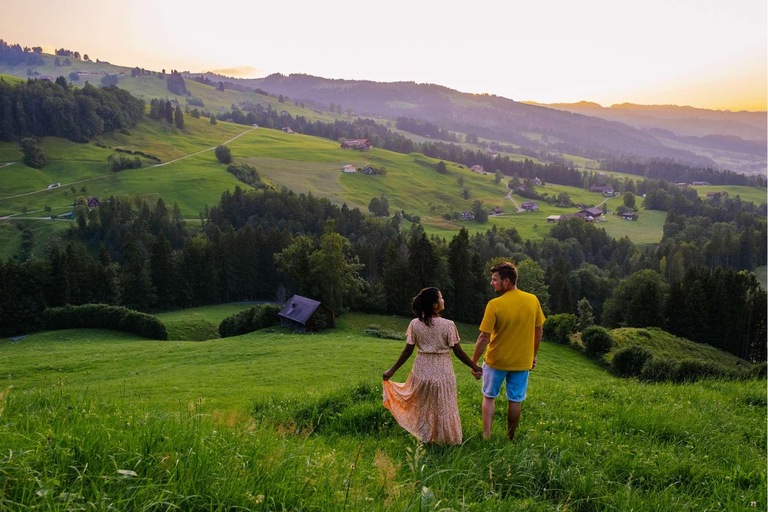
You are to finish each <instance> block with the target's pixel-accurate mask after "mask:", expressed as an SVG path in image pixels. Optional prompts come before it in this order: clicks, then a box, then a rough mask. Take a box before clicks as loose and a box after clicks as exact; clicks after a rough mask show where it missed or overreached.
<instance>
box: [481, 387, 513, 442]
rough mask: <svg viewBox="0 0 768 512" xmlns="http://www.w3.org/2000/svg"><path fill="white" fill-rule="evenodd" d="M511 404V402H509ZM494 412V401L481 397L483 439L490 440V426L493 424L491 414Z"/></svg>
mask: <svg viewBox="0 0 768 512" xmlns="http://www.w3.org/2000/svg"><path fill="white" fill-rule="evenodd" d="M510 403H511V402H510ZM495 410H496V400H495V399H493V398H488V397H487V396H484V397H483V439H486V440H488V439H490V438H491V425H492V424H493V413H494V412H495Z"/></svg>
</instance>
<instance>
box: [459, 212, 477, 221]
mask: <svg viewBox="0 0 768 512" xmlns="http://www.w3.org/2000/svg"><path fill="white" fill-rule="evenodd" d="M474 218H475V216H474V215H473V214H472V212H461V219H462V220H472V219H474Z"/></svg>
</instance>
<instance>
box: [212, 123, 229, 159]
mask: <svg viewBox="0 0 768 512" xmlns="http://www.w3.org/2000/svg"><path fill="white" fill-rule="evenodd" d="M211 124H213V123H211ZM216 158H217V159H218V160H219V162H221V163H223V164H231V163H232V151H231V150H230V149H229V148H228V147H227V146H217V147H216Z"/></svg>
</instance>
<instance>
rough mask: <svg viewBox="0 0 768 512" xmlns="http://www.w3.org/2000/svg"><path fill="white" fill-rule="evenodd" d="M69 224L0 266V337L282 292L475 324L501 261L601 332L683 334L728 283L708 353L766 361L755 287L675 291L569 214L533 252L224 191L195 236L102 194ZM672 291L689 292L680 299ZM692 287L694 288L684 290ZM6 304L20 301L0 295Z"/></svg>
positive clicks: (633, 250)
mask: <svg viewBox="0 0 768 512" xmlns="http://www.w3.org/2000/svg"><path fill="white" fill-rule="evenodd" d="M77 215H78V219H77V220H78V222H77V223H76V225H77V227H76V228H74V227H73V228H72V232H71V234H70V237H71V239H72V241H71V242H70V243H68V244H66V245H65V246H62V247H60V248H57V249H55V250H54V251H52V252H51V254H50V255H49V256H48V257H46V258H43V259H39V260H35V259H32V260H28V261H24V262H16V261H11V262H8V263H7V264H6V265H4V266H3V268H2V269H0V275H1V276H2V277H1V278H0V297H4V298H5V299H3V300H4V303H3V304H0V315H2V318H0V320H1V321H0V325H3V326H4V328H5V329H6V331H7V332H11V331H13V332H20V331H21V330H24V329H25V326H28V325H30V323H31V324H34V319H35V318H36V316H35V315H36V314H38V313H39V311H40V310H42V309H43V308H44V307H46V306H50V305H61V304H64V303H70V304H83V303H87V302H101V303H106V304H115V305H125V306H127V307H130V308H132V309H139V310H145V311H146V310H156V309H162V310H166V309H171V308H177V307H189V306H195V305H202V304H211V303H217V302H220V301H233V300H242V299H256V298H258V299H263V298H273V297H277V298H278V299H285V298H287V297H288V296H290V294H291V293H294V292H296V293H303V294H306V295H309V296H311V297H314V298H317V299H319V300H322V301H323V302H325V303H327V304H328V305H329V306H330V307H331V308H332V309H335V310H337V311H338V312H342V311H344V310H345V309H347V308H349V307H351V306H352V305H353V304H354V305H355V307H357V308H360V309H362V310H364V311H370V312H378V313H387V314H409V311H408V304H409V300H410V298H411V297H412V296H413V295H414V294H415V293H416V292H418V290H419V289H421V288H423V287H425V286H431V285H434V286H439V287H440V288H441V289H442V290H443V293H444V296H445V297H446V301H447V303H448V311H447V313H446V314H447V315H449V316H450V317H451V318H454V319H458V320H465V321H472V322H476V321H477V319H478V318H480V317H481V315H482V309H483V306H484V304H485V302H486V301H487V300H488V299H489V298H491V290H490V287H489V286H488V284H487V280H488V279H487V277H488V276H487V272H488V268H489V265H490V264H491V263H492V262H493V261H494V260H496V259H498V258H503V259H511V260H513V261H515V262H517V263H518V265H519V267H520V276H521V277H520V288H521V289H523V290H526V291H530V292H532V293H535V294H536V295H537V296H538V297H539V299H540V301H541V303H542V305H543V307H544V308H545V310H546V312H547V313H573V312H574V311H575V309H576V307H575V306H576V304H577V303H578V302H579V301H581V302H582V306H580V307H579V309H583V303H584V300H586V301H587V303H588V305H589V307H590V308H591V310H592V313H591V314H592V315H593V316H594V320H595V322H597V323H600V322H602V323H604V324H606V325H611V326H613V325H633V326H641V327H646V326H649V325H659V326H662V327H665V328H667V329H670V330H672V331H673V332H683V331H680V330H679V329H682V328H681V327H678V326H677V324H674V322H675V321H677V320H676V319H678V318H683V316H681V314H677V313H675V314H672V310H671V309H669V308H670V307H672V306H674V307H676V308H682V310H685V311H700V310H701V309H700V308H699V306H698V305H697V304H699V302H700V301H701V300H702V297H703V296H704V297H712V296H717V295H718V293H719V292H717V291H716V292H714V293H710V292H711V290H725V288H724V287H727V286H726V284H727V283H726V281H727V282H729V283H730V282H731V281H736V282H738V283H741V284H739V285H738V286H740V288H738V287H737V288H733V289H730V288H729V290H730V291H729V292H728V294H729V295H727V297H728V300H729V301H731V302H732V303H734V304H746V302H744V301H741V302H739V300H741V299H738V298H737V299H734V298H733V297H742V298H744V297H747V298H748V299H749V300H750V301H751V302H749V304H751V305H750V307H749V308H742V310H743V312H744V314H745V315H747V316H746V317H744V316H741V317H739V316H738V315H736V314H735V313H734V314H733V315H731V316H728V315H723V319H722V321H723V322H724V324H723V325H727V329H728V332H730V333H731V334H732V336H731V338H733V339H734V340H738V342H737V341H733V343H731V342H726V341H722V342H721V343H722V344H721V345H718V346H721V348H725V349H726V350H729V351H731V352H734V353H737V354H738V355H741V356H743V355H744V354H748V356H749V357H751V358H753V359H754V358H760V357H764V355H760V352H759V350H757V349H756V348H755V346H756V343H757V342H756V341H755V340H757V339H759V336H760V335H762V336H763V338H764V337H765V334H764V327H761V326H764V325H765V307H762V309H761V307H760V304H761V302H760V301H761V300H762V301H764V300H765V298H764V293H765V292H764V291H762V290H761V289H760V288H759V287H756V286H755V282H754V280H753V279H752V280H751V281H750V279H751V278H744V279H742V278H738V279H734V278H733V276H734V275H736V274H734V272H735V271H730V270H728V271H725V270H721V271H720V272H725V273H724V274H723V276H725V277H722V278H721V277H717V278H715V277H710V278H706V277H705V276H714V275H716V274H717V272H718V271H717V270H715V271H714V272H712V271H711V270H710V269H709V268H706V267H702V266H700V265H698V266H697V265H695V264H691V266H690V267H689V268H687V269H686V272H688V271H690V273H689V274H687V275H686V276H684V277H683V278H682V279H687V281H684V282H682V285H678V284H677V283H680V282H681V281H675V280H672V281H670V280H669V279H668V277H667V275H665V273H664V272H663V261H662V258H663V256H661V254H660V253H659V252H658V250H657V249H656V248H646V249H639V248H637V247H635V246H634V245H633V244H632V242H631V241H630V240H629V239H627V238H623V239H619V240H615V239H613V238H611V237H609V236H608V235H607V234H606V233H605V230H603V229H601V228H599V227H597V226H596V225H594V224H591V223H585V222H583V221H582V220H581V219H577V218H575V219H570V220H567V221H563V222H561V223H559V224H558V225H557V226H555V227H553V229H552V236H551V237H548V238H545V239H544V240H543V241H541V242H533V241H530V240H528V241H525V242H524V241H523V240H522V239H521V237H520V236H519V235H518V233H517V232H516V231H515V230H514V229H512V230H498V229H496V228H495V227H494V228H493V229H490V230H488V231H486V232H485V233H478V234H475V235H473V236H470V235H469V233H468V232H467V231H466V230H462V231H461V232H459V234H457V235H456V236H455V237H454V238H453V239H452V240H450V241H446V240H444V239H440V238H437V237H432V238H430V237H428V236H427V235H426V234H425V233H424V230H423V229H422V228H421V226H419V225H415V226H413V227H412V228H410V229H408V230H406V229H404V228H403V226H402V225H401V224H402V220H403V217H402V215H401V214H400V213H396V214H395V215H394V216H393V217H391V218H386V219H381V218H376V217H371V216H366V215H364V214H363V213H362V212H360V211H359V210H357V209H354V210H350V209H349V208H347V207H346V206H341V207H338V206H335V205H333V204H332V203H330V201H328V200H327V199H318V198H316V197H314V196H313V195H311V194H309V195H295V194H293V193H292V192H290V191H276V190H271V189H267V190H249V191H245V190H242V189H240V188H236V189H235V190H234V191H233V192H229V191H227V192H225V193H224V194H222V198H221V202H220V203H219V204H218V205H216V206H214V207H212V208H210V209H207V211H206V212H204V213H203V214H202V218H203V225H202V228H201V229H200V230H192V229H190V228H189V227H187V226H186V224H185V223H184V220H183V218H182V215H181V212H180V211H179V209H178V207H174V208H173V210H172V211H169V210H168V208H167V207H166V206H165V204H164V203H163V202H162V200H159V201H158V202H157V204H155V205H154V206H150V205H149V204H147V203H146V202H141V201H139V202H136V203H134V202H132V201H126V200H122V199H119V198H111V199H110V200H109V201H106V202H104V203H102V206H101V207H100V208H98V209H94V210H91V211H87V209H83V210H81V211H79V212H78V213H77ZM86 246H87V247H91V248H93V249H92V250H94V251H95V250H97V249H96V248H98V247H100V246H101V249H98V258H93V257H92V256H91V255H90V254H89V251H88V249H87V248H86ZM728 272H730V273H728ZM739 275H741V274H739ZM744 275H748V274H744ZM707 279H709V281H708V280H707ZM696 283H699V284H698V285H696ZM680 286H682V289H684V290H685V291H686V292H689V293H687V294H685V296H683V295H681V294H680V293H679V292H680V290H681V288H680ZM696 286H700V287H701V289H702V290H704V291H703V292H702V293H691V292H690V291H691V290H695V289H696ZM728 286H736V285H734V284H730V285H728ZM14 290H25V293H24V294H21V295H19V294H16V293H15V292H14ZM723 293H725V292H723ZM761 293H762V295H761ZM674 294H676V295H674ZM673 295H674V296H673ZM16 296H23V299H22V300H19V301H15V300H10V299H8V297H16ZM708 300H710V301H712V300H715V299H712V298H710V299H708ZM745 300H747V299H745ZM708 307H711V308H715V307H716V306H715V305H714V302H711V306H708ZM675 311H677V310H675ZM734 311H735V310H734ZM673 316H674V317H675V320H673ZM726 316H727V318H725V317H726ZM685 318H687V317H685ZM25 322H26V323H25ZM693 322H694V320H691V321H686V322H685V325H686V326H689V325H692V323H693ZM761 329H762V330H761ZM718 332H719V331H718ZM760 333H763V334H760ZM688 336H691V337H694V336H695V334H688ZM694 339H695V338H694ZM729 339H730V338H729ZM700 341H707V340H700ZM710 341H711V340H710ZM713 343H714V342H713ZM757 344H758V345H759V343H757Z"/></svg>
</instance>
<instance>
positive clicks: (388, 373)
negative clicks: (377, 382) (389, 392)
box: [382, 368, 395, 380]
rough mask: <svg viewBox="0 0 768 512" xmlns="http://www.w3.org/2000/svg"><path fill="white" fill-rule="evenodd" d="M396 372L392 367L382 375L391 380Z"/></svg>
mask: <svg viewBox="0 0 768 512" xmlns="http://www.w3.org/2000/svg"><path fill="white" fill-rule="evenodd" d="M394 374H395V372H393V371H392V369H391V368H390V369H389V370H387V371H385V372H384V375H383V376H382V378H383V379H384V380H389V379H390V378H391V377H392V375H394Z"/></svg>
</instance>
